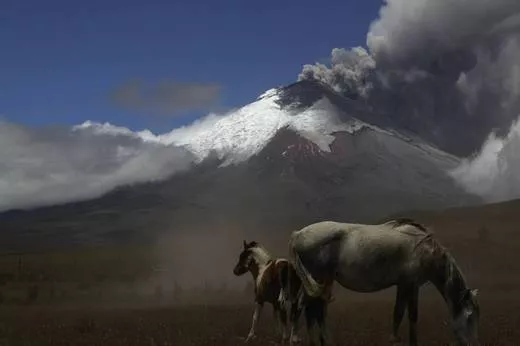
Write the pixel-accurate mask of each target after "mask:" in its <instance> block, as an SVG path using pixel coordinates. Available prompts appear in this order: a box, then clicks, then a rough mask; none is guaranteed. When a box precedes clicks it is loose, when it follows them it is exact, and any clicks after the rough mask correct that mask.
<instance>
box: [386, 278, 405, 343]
mask: <svg viewBox="0 0 520 346" xmlns="http://www.w3.org/2000/svg"><path fill="white" fill-rule="evenodd" d="M408 295H409V289H408V287H406V286H404V285H398V286H397V293H396V297H395V305H394V319H393V325H392V335H391V336H390V342H400V341H401V338H400V337H399V326H400V325H401V322H402V321H403V316H404V311H405V310H406V305H407V303H408Z"/></svg>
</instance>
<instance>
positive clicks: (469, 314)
mask: <svg viewBox="0 0 520 346" xmlns="http://www.w3.org/2000/svg"><path fill="white" fill-rule="evenodd" d="M477 293H478V290H477V289H467V290H465V291H464V293H463V295H462V298H461V309H460V312H459V313H458V315H457V316H454V319H453V329H454V332H455V335H456V336H457V339H458V340H459V342H460V343H461V344H463V345H471V344H473V343H477V342H478V324H479V319H480V307H479V304H478V301H477Z"/></svg>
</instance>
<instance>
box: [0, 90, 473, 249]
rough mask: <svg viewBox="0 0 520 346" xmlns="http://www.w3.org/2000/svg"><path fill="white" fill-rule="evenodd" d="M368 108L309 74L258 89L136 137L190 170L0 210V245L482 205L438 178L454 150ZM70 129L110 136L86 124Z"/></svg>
mask: <svg viewBox="0 0 520 346" xmlns="http://www.w3.org/2000/svg"><path fill="white" fill-rule="evenodd" d="M376 117H377V118H378V119H381V117H380V115H374V114H371V113H370V112H369V111H367V110H366V108H365V107H363V106H362V105H359V104H358V103H357V102H356V101H354V100H350V99H348V98H345V97H343V96H341V95H339V94H337V93H335V92H334V91H333V90H332V89H330V88H328V87H326V86H324V85H322V84H320V83H318V82H313V81H301V82H298V83H295V84H292V85H290V86H287V87H281V88H276V89H271V90H268V91H267V92H265V93H264V94H262V95H261V96H259V97H258V98H257V99H256V100H255V101H254V102H252V103H250V104H248V105H246V106H244V107H242V108H240V109H237V110H235V111H233V112H231V113H229V114H227V115H223V116H213V117H210V118H208V119H206V120H205V124H204V125H205V126H199V125H198V124H197V123H195V124H193V125H191V126H189V127H186V128H180V129H175V130H173V131H172V132H170V133H167V134H164V135H161V136H150V135H149V134H146V138H143V140H146V141H156V142H158V143H162V144H165V145H176V146H181V147H184V148H186V149H187V150H189V151H190V152H191V153H193V155H194V157H196V162H195V164H194V165H193V167H192V168H191V169H189V170H187V171H183V172H181V173H177V174H175V175H172V176H170V177H169V178H168V179H166V180H163V181H159V182H150V183H145V184H135V185H131V186H121V187H119V188H117V189H115V190H114V191H111V192H109V193H107V194H105V195H103V196H101V197H99V198H96V199H91V200H86V201H80V202H74V203H66V204H62V205H53V206H46V207H40V208H35V209H31V210H11V211H7V212H4V213H2V214H0V222H1V223H2V225H3V227H2V231H1V232H0V235H1V238H2V244H3V246H4V247H7V248H10V249H12V248H20V247H24V248H27V247H28V246H30V245H31V244H33V245H34V246H61V245H63V246H67V245H70V244H98V243H103V244H105V243H121V242H134V241H139V242H143V241H152V240H153V239H155V238H156V237H157V235H159V234H161V233H162V232H166V231H168V232H170V231H172V230H173V231H176V232H188V231H190V232H195V231H196V230H197V229H201V228H205V229H207V228H208V227H210V228H212V229H214V230H215V231H218V229H219V228H229V227H233V228H239V229H243V230H247V231H248V232H252V233H254V232H256V231H259V230H266V229H269V230H270V231H272V232H289V231H292V230H294V229H295V228H298V227H301V226H303V225H306V224H308V223H311V222H315V221H318V220H324V219H335V220H338V221H345V222H370V221H372V220H377V219H380V218H381V217H383V216H385V215H389V214H393V213H398V212H402V211H405V210H410V209H414V210H417V209H442V208H446V207H452V206H463V205H464V206H465V205H472V204H478V203H480V202H481V200H480V199H479V198H478V197H476V196H473V195H470V194H468V193H467V192H465V191H464V190H463V189H462V188H461V187H459V186H458V185H457V184H456V183H455V181H454V180H453V179H452V178H451V176H450V175H449V173H448V172H449V171H450V170H452V169H454V168H455V167H457V165H458V164H459V162H460V159H459V158H458V157H456V156H453V155H451V154H449V153H446V152H443V151H442V150H439V149H438V148H436V147H435V146H433V145H431V144H429V143H427V142H425V141H423V140H421V139H420V138H418V137H417V136H414V135H413V134H411V133H408V132H406V131H404V130H402V129H399V128H394V127H392V122H391V119H388V121H387V122H386V123H385V122H382V121H380V120H379V121H378V126H375V125H374V124H372V123H371V119H374V118H376ZM208 124H209V125H208ZM78 129H79V130H89V131H100V132H103V133H110V132H111V131H113V132H114V133H118V134H120V133H121V130H120V128H115V127H111V126H106V125H101V124H96V123H85V124H83V125H81V126H79V127H78Z"/></svg>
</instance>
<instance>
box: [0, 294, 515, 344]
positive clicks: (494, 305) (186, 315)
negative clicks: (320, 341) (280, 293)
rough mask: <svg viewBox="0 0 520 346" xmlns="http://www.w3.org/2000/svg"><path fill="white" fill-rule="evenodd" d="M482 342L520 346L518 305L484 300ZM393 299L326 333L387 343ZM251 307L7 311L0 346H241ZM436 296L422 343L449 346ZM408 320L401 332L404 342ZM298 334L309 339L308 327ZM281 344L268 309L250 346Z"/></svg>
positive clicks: (341, 316) (361, 307)
mask: <svg viewBox="0 0 520 346" xmlns="http://www.w3.org/2000/svg"><path fill="white" fill-rule="evenodd" d="M482 309H483V315H482V323H481V342H482V345H518V344H519V343H520V330H519V328H518V326H519V325H520V314H518V312H517V311H519V309H520V302H518V301H514V302H512V301H508V300H504V299H489V298H484V299H483V301H482ZM391 311H392V302H391V301H390V300H387V299H378V298H367V299H352V300H351V301H350V302H341V303H339V302H338V303H336V304H334V305H332V306H331V311H330V315H329V316H330V323H329V332H330V335H331V338H332V340H333V341H334V344H336V345H338V346H339V345H388V344H389V343H388V334H389V331H390V324H391V319H390V316H391ZM251 312H252V306H250V305H234V306H179V307H163V308H159V307H154V308H152V307H148V308H128V307H127V308H124V307H119V308H102V307H97V308H81V309H79V308H65V307H48V306H47V307H42V306H40V307H37V306H31V307H16V308H14V307H4V308H2V309H0V345H56V346H58V345H107V346H112V345H114V346H115V345H121V346H123V345H125V346H126V345H146V346H155V345H156V346H159V345H161V346H166V345H182V346H210V345H215V346H227V345H242V344H243V341H244V339H243V337H244V336H245V335H247V332H248V330H249V324H250V318H251ZM446 318H447V314H446V310H445V308H444V306H443V305H442V304H439V301H438V300H437V299H434V298H433V299H425V300H423V301H422V303H421V308H420V319H419V337H420V341H421V344H423V345H446V344H450V343H451V342H452V339H451V334H450V331H449V329H448V327H447V326H445V325H444V324H443V323H442V321H443V320H445V319H446ZM406 328H407V325H406V322H405V323H404V324H403V326H402V335H403V337H404V338H405V340H406V335H407V333H406V332H407V329H406ZM301 335H302V336H305V335H306V333H305V331H304V330H302V331H301ZM277 342H278V337H277V334H276V329H275V324H274V323H273V318H272V314H271V311H270V309H269V308H268V309H265V312H264V314H263V315H262V317H261V319H260V322H259V325H258V338H257V339H256V340H254V342H253V343H252V345H271V344H276V343H277Z"/></svg>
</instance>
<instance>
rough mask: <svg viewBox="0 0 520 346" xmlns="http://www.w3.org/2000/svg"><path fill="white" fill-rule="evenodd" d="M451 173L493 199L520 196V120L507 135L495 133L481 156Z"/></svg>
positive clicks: (465, 185)
mask: <svg viewBox="0 0 520 346" xmlns="http://www.w3.org/2000/svg"><path fill="white" fill-rule="evenodd" d="M451 174H452V176H453V177H454V178H455V179H456V180H457V181H459V182H460V184H462V186H463V187H464V188H466V189H467V190H468V191H469V192H472V193H475V194H477V195H480V196H482V197H484V198H485V199H486V200H487V201H489V202H498V201H504V200H509V199H513V198H520V121H517V122H515V123H514V124H513V126H511V129H510V131H509V134H508V135H507V136H506V137H505V138H497V137H496V136H495V134H491V135H490V136H489V138H488V140H487V141H486V142H485V143H484V145H483V146H482V149H481V151H480V152H479V153H478V155H476V156H474V157H472V158H469V159H466V160H464V161H463V162H462V164H461V165H460V166H459V167H458V168H457V169H455V170H454V171H453V172H451Z"/></svg>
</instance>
